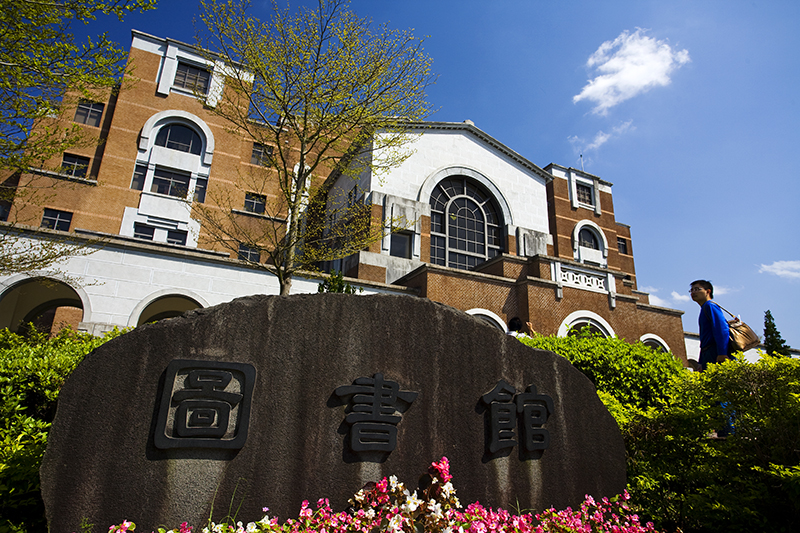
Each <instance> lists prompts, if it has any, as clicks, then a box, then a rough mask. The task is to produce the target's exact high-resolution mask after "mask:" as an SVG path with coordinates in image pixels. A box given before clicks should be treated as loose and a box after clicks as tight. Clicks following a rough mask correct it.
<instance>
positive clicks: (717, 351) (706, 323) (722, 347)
mask: <svg viewBox="0 0 800 533" xmlns="http://www.w3.org/2000/svg"><path fill="white" fill-rule="evenodd" d="M691 287H692V288H691V290H690V291H689V293H690V294H691V295H692V300H694V301H695V302H697V304H698V305H699V306H700V317H699V319H698V325H699V326H700V368H701V369H703V370H705V369H706V367H707V366H708V363H722V362H723V361H725V360H726V359H727V358H728V335H729V331H728V321H727V320H725V315H723V314H722V309H721V308H720V307H719V306H718V305H717V304H715V303H714V302H713V301H712V299H713V298H714V287H713V286H712V285H711V282H709V281H706V280H704V279H699V280H697V281H693V282H692V285H691Z"/></svg>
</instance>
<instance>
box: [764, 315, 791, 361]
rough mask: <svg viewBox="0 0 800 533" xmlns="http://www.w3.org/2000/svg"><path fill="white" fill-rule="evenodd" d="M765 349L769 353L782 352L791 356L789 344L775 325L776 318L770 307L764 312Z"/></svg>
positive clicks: (781, 353)
mask: <svg viewBox="0 0 800 533" xmlns="http://www.w3.org/2000/svg"><path fill="white" fill-rule="evenodd" d="M764 349H765V350H766V352H767V353H769V354H773V353H775V354H780V355H785V356H789V355H791V354H790V352H789V345H788V344H786V341H785V340H783V337H781V333H780V331H778V328H777V327H776V326H775V320H774V319H773V318H772V313H771V312H770V310H769V309H767V312H766V313H764Z"/></svg>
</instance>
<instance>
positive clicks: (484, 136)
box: [407, 120, 553, 182]
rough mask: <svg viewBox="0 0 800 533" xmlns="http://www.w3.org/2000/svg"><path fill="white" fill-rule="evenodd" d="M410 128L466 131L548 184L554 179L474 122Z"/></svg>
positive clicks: (421, 124)
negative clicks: (476, 125)
mask: <svg viewBox="0 0 800 533" xmlns="http://www.w3.org/2000/svg"><path fill="white" fill-rule="evenodd" d="M407 125H408V127H409V128H410V129H413V130H419V131H425V130H431V131H465V132H468V133H470V134H472V135H474V136H475V137H477V138H478V140H480V141H482V142H483V143H485V144H487V145H489V146H491V147H492V148H494V149H495V150H498V151H499V152H500V153H502V154H504V155H506V156H508V157H510V158H511V159H512V160H514V161H516V162H517V163H519V164H520V165H522V166H523V167H525V168H527V169H528V170H530V171H532V172H534V173H535V174H537V175H539V176H541V177H542V178H544V180H545V181H546V182H550V181H552V179H553V176H552V175H551V174H550V173H549V172H547V171H545V170H543V169H542V168H540V167H539V166H538V165H536V164H534V163H532V162H531V161H530V160H528V159H527V158H525V157H523V156H521V155H520V154H519V153H517V152H515V151H514V150H512V149H511V148H509V147H508V146H506V145H505V144H503V143H501V142H500V141H498V140H497V139H495V138H494V137H492V136H491V135H489V134H488V133H486V132H484V131H483V130H481V129H479V128H477V127H475V124H473V123H472V121H469V120H467V121H464V122H434V121H423V122H409V123H407Z"/></svg>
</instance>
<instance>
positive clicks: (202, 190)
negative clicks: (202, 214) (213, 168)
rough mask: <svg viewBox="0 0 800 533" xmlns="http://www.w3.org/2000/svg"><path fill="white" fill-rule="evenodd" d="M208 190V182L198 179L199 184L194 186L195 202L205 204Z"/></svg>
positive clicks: (204, 179)
mask: <svg viewBox="0 0 800 533" xmlns="http://www.w3.org/2000/svg"><path fill="white" fill-rule="evenodd" d="M207 188H208V180H207V179H206V178H197V183H195V184H194V201H195V202H198V203H201V204H202V203H204V202H205V201H206V189H207Z"/></svg>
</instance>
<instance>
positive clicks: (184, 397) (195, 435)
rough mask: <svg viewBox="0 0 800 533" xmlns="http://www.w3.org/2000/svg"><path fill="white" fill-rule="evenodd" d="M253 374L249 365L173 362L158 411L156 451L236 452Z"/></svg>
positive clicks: (242, 435)
mask: <svg viewBox="0 0 800 533" xmlns="http://www.w3.org/2000/svg"><path fill="white" fill-rule="evenodd" d="M255 376H256V371H255V368H253V366H252V365H249V364H242V363H224V362H213V361H189V360H183V359H177V360H174V361H172V362H171V363H170V364H169V366H168V367H167V371H166V376H165V380H164V392H163V395H162V397H161V405H160V407H159V411H158V421H157V423H156V430H155V435H154V443H155V445H156V447H157V448H161V449H168V448H223V449H241V448H242V447H243V446H244V443H245V441H246V440H247V428H248V425H249V422H250V420H249V419H250V402H251V399H252V395H253V385H254V383H255Z"/></svg>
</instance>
